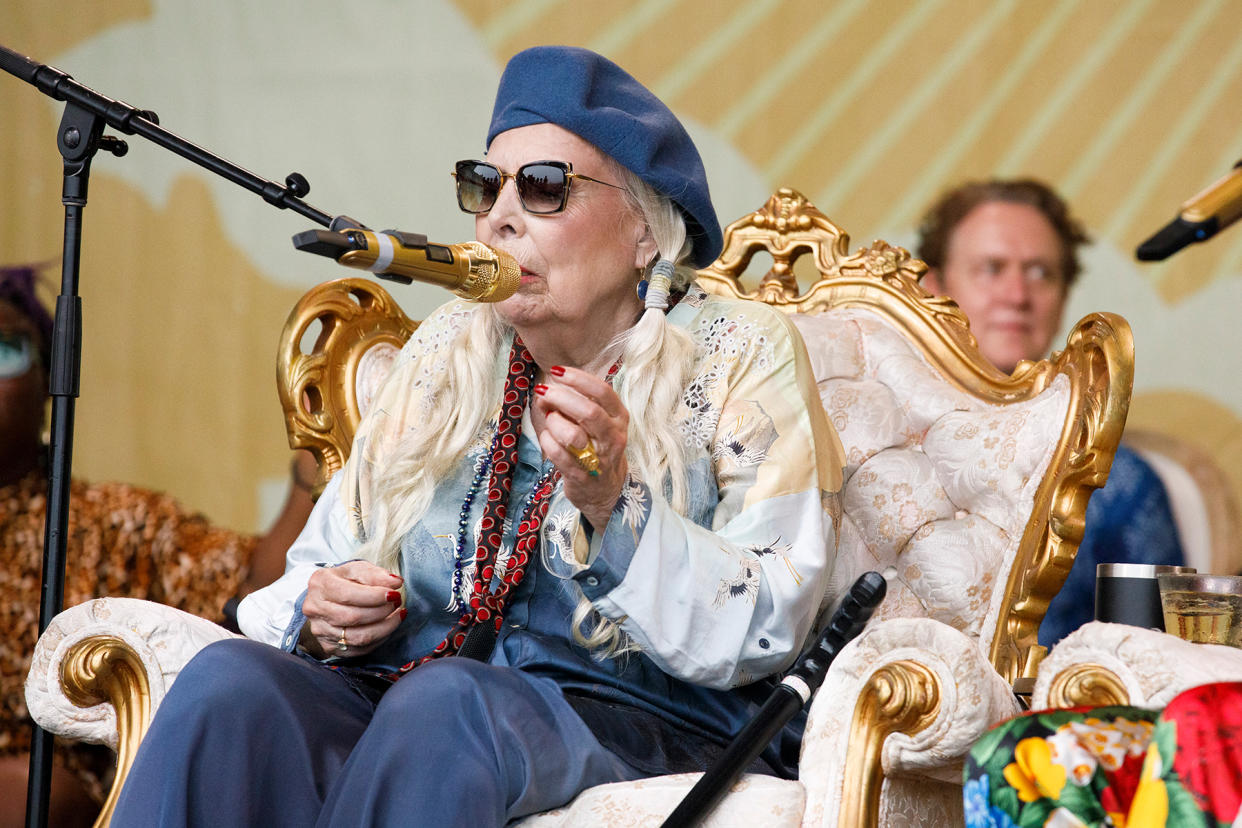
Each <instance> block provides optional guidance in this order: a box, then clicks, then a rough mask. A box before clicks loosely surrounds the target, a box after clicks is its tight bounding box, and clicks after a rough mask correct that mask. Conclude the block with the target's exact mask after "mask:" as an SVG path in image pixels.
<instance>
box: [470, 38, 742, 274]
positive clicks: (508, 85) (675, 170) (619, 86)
mask: <svg viewBox="0 0 1242 828" xmlns="http://www.w3.org/2000/svg"><path fill="white" fill-rule="evenodd" d="M544 123H549V124H556V125H557V126H559V127H562V128H563V129H567V130H569V131H570V132H572V133H574V134H575V135H577V136H578V137H579V138H582V139H584V140H586V141H589V142H590V143H592V144H594V145H595V146H596V147H598V148H599V149H601V150H603V151H604V152H605V153H606V154H608V155H610V156H612V157H613V158H614V159H616V160H617V161H618V162H619V163H620V164H621V165H622V166H623V167H625V168H626V169H628V170H630V172H632V173H634V174H635V175H637V176H638V177H639V178H641V179H642V180H643V181H645V182H647V184H649V185H651V187H652V188H653V189H654V190H655V191H656V192H658V193H660V194H661V195H663V196H666V197H667V198H670V199H672V201H673V203H674V204H676V205H677V206H678V207H679V208H680V209H681V212H682V213H683V214H684V215H685V217H686V229H687V231H688V232H689V234H690V238H691V240H692V241H693V244H694V249H693V250H692V251H691V259H692V261H693V262H694V264H695V265H696V266H698V267H706V266H707V265H709V264H711V263H712V262H713V261H715V259H716V256H718V255H719V254H720V248H721V246H722V245H723V243H724V240H723V238H722V236H721V233H720V223H719V222H718V221H717V220H716V210H715V208H713V207H712V198H711V194H710V193H708V191H707V175H706V173H704V171H703V159H702V158H700V157H699V151H698V150H697V149H696V148H695V146H694V142H693V141H691V140H690V136H689V134H687V132H686V129H685V127H683V126H682V125H681V122H680V121H678V120H677V116H676V115H674V114H673V113H672V111H671V110H669V108H668V107H667V106H665V105H664V103H663V102H662V101H661V100H660V99H659V98H657V97H656V96H655V95H653V94H651V91H650V90H648V89H647V88H646V87H645V86H643V85H642V84H641V83H639V82H638V81H636V80H635V79H634V78H633V77H631V76H630V74H629V73H628V72H626V71H625V70H624V69H622V68H621V67H620V66H618V65H617V64H615V63H613V62H612V61H610V60H608V59H607V58H605V57H602V56H600V55H597V54H596V53H595V52H592V51H589V50H587V49H579V48H575V47H571V46H536V47H534V48H531V49H526V50H525V51H522V52H518V53H517V54H516V55H514V56H513V57H512V58H511V59H510V60H509V64H508V65H507V66H506V67H505V71H504V74H503V75H501V78H500V87H499V88H498V89H497V90H496V106H495V107H494V108H493V109H492V124H491V126H490V127H488V130H487V146H488V147H491V145H492V139H493V138H495V137H496V136H497V135H499V134H500V133H502V132H504V131H505V130H508V129H514V128H515V127H522V126H530V125H531V124H544Z"/></svg>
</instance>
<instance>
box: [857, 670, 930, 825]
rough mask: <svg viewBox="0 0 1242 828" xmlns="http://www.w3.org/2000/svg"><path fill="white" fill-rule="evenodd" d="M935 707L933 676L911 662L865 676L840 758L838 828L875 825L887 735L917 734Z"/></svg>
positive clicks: (878, 809)
mask: <svg viewBox="0 0 1242 828" xmlns="http://www.w3.org/2000/svg"><path fill="white" fill-rule="evenodd" d="M939 711H940V682H939V681H938V680H937V678H936V674H935V673H933V672H932V671H931V670H928V669H927V668H926V667H924V666H923V665H921V664H918V663H917V662H914V661H895V662H893V663H892V664H886V665H885V666H883V667H881V668H879V669H878V670H876V671H875V672H874V673H872V674H871V677H870V678H869V679H868V680H867V684H866V686H864V687H863V690H862V692H861V693H860V694H859V697H858V705H857V706H856V707H855V708H854V719H853V721H852V722H851V724H850V741H849V748H848V749H847V750H846V756H845V787H844V789H843V794H842V797H841V812H840V815H839V817H838V819H837V825H838V826H840V828H861V826H875V825H878V824H879V819H880V790H881V788H882V786H883V784H884V769H883V767H882V766H881V762H880V757H881V750H882V748H883V746H884V740H885V739H886V738H888V736H889V734H891V733H918V732H919V731H920V730H922V729H923V728H925V727H927V726H928V725H929V724H931V723H932V721H934V720H935V718H936V715H937V714H938V713H939Z"/></svg>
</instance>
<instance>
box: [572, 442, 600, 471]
mask: <svg viewBox="0 0 1242 828" xmlns="http://www.w3.org/2000/svg"><path fill="white" fill-rule="evenodd" d="M566 448H567V449H569V453H570V454H572V455H574V457H575V458H577V460H578V465H579V466H581V467H582V470H583V471H585V472H586V473H587V474H589V475H591V477H599V455H598V454H596V453H595V444H594V443H593V442H591V438H590V437H587V444H586V446H585V447H584V448H578V447H577V446H575V445H573V444H572V443H570V444H569V445H568V446H566Z"/></svg>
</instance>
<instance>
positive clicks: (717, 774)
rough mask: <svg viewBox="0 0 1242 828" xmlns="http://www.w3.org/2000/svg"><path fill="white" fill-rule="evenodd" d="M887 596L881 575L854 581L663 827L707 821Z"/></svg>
mask: <svg viewBox="0 0 1242 828" xmlns="http://www.w3.org/2000/svg"><path fill="white" fill-rule="evenodd" d="M887 591H888V584H887V582H886V581H885V580H884V576H883V575H881V574H880V573H878V572H864V573H863V574H862V575H861V576H860V577H859V578H858V580H856V581H854V584H853V586H851V587H850V590H849V592H848V593H846V595H845V600H843V601H842V602H841V605H840V606H839V607H837V611H836V612H834V613H833V614H832V620H831V621H829V622H828V626H827V627H826V628H824V631H823V632H822V633H820V636H819V638H818V639H817V640H816V641H815V643H814V644H812V645H811V646H810V647H808V648H807V649H806V650H805V651H804V652H803V654H802V656H801V657H800V658H799V659H798V662H797V664H796V665H795V666H794V668H793V669H792V670H790V671H789V672H788V673H787V674H786V675H785V678H783V679H782V680H781V683H780V684H778V685H776V687H775V688H774V689H773V691H772V695H771V696H769V697H768V700H767V701H766V702H764V704H763V707H761V708H759V712H758V713H756V714H755V717H754V718H753V719H751V720H750V721H749V722H748V723H747V724H746V726H745V727H744V728H742V730H741V731H740V732H739V733H738V734H737V735H736V736H734V737H733V741H732V742H730V743H729V747H728V748H726V749H725V752H724V753H722V754H721V755H720V758H718V759H717V760H716V761H715V762H713V763H712V766H711V767H710V768H708V769H707V772H706V773H704V774H703V776H702V777H701V778H700V779H699V781H698V782H697V783H695V785H694V787H693V788H691V789H690V792H689V793H687V794H686V796H685V798H684V799H682V800H681V802H680V803H679V804H678V805H677V807H676V808H675V809H674V810H673V812H672V813H671V814H669V815H668V819H666V820H664V822H662V823H661V828H683V826H689V825H697V824H698V823H699V821H700V820H702V819H703V817H705V816H707V814H708V813H709V812H710V811H711V809H712V808H714V807H715V806H716V803H717V802H718V801H720V798H721V797H722V796H723V795H724V793H725V791H727V790H729V788H730V787H731V786H732V785H733V783H734V781H735V780H736V779H737V778H738V777H739V776H741V775H742V772H743V771H744V770H746V768H747V767H748V766H749V765H750V763H751V762H753V761H754V760H755V757H757V756H758V755H759V754H760V753H763V749H764V748H765V747H766V746H767V745H768V743H769V742H771V741H772V739H773V738H774V737H775V736H776V734H777V733H779V732H780V730H781V728H783V727H784V726H785V725H786V724H788V723H789V720H790V719H792V718H793V717H794V716H795V715H797V713H798V711H799V710H801V709H802V707H803V705H805V704H806V703H807V702H808V701H810V699H811V696H812V695H814V693H815V691H816V690H818V689H819V686H820V685H821V684H823V683H824V677H825V676H826V675H827V674H828V666H829V665H830V664H832V660H833V659H835V658H836V657H837V654H838V653H840V652H841V650H842V648H844V647H845V645H846V644H848V643H850V641H852V640H853V639H854V637H855V636H857V635H858V634H859V633H860V632H862V630H863V627H865V626H866V625H867V621H868V619H870V618H871V614H872V613H873V612H875V608H876V607H878V606H879V605H880V602H881V601H882V600H884V593H885V592H887Z"/></svg>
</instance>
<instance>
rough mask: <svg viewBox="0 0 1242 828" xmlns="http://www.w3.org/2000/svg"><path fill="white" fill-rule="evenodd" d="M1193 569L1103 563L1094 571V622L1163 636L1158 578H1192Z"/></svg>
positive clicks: (1162, 614) (1191, 567)
mask: <svg viewBox="0 0 1242 828" xmlns="http://www.w3.org/2000/svg"><path fill="white" fill-rule="evenodd" d="M1194 571H1195V568H1194V567H1193V566H1156V565H1154V564H1130V563H1102V564H1096V567H1095V620H1096V621H1108V622H1110V623H1113V624H1129V625H1131V626H1133V627H1147V628H1149V629H1153V630H1160V631H1161V632H1164V610H1163V609H1161V607H1160V585H1159V583H1157V581H1156V576H1157V575H1162V574H1165V573H1185V574H1193V573H1194Z"/></svg>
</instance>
